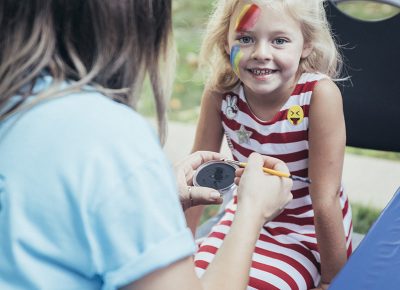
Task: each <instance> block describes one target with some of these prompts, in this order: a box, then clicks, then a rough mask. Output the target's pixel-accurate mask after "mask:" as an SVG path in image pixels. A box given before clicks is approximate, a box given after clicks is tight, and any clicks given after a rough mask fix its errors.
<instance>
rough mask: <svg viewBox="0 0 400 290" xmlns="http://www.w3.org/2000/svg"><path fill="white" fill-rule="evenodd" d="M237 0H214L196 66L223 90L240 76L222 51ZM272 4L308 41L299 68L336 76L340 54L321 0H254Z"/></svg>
mask: <svg viewBox="0 0 400 290" xmlns="http://www.w3.org/2000/svg"><path fill="white" fill-rule="evenodd" d="M240 1H241V0H218V1H216V2H215V6H214V10H213V12H212V14H211V16H210V19H209V22H208V25H207V29H206V32H205V36H204V40H203V43H202V46H201V50H200V61H199V63H200V68H203V69H206V70H207V72H206V75H207V76H208V77H207V78H208V86H209V87H210V89H212V90H216V91H226V90H230V89H232V88H233V87H235V86H236V85H237V84H238V83H239V82H240V80H239V79H238V77H237V76H236V74H235V73H234V71H233V69H232V67H231V64H230V61H229V55H228V54H227V53H226V50H225V46H226V44H227V39H228V32H229V24H230V20H231V17H232V15H233V13H234V11H235V9H236V7H237V5H238V4H239V3H240ZM254 2H255V3H257V2H258V3H260V5H270V6H271V7H275V5H277V4H279V5H280V6H279V7H282V8H283V9H285V11H287V12H288V13H290V15H291V16H292V17H293V19H295V20H297V21H299V23H300V25H301V30H302V33H303V37H304V41H305V43H311V45H312V46H313V50H312V52H311V53H310V55H309V56H308V57H306V58H304V59H301V61H300V65H299V72H320V73H323V74H326V75H328V76H330V77H331V78H332V79H338V78H339V77H340V73H341V69H342V63H343V61H342V57H341V55H340V53H339V50H338V46H337V44H336V42H335V40H334V37H333V35H332V32H331V29H330V25H329V23H328V20H327V17H326V13H325V9H324V2H325V0H307V1H304V0H268V1H257V0H255V1H254Z"/></svg>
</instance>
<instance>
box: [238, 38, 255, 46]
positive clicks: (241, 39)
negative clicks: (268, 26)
mask: <svg viewBox="0 0 400 290" xmlns="http://www.w3.org/2000/svg"><path fill="white" fill-rule="evenodd" d="M238 40H239V43H242V44H249V43H253V39H252V38H251V37H250V36H241V37H239V38H238Z"/></svg>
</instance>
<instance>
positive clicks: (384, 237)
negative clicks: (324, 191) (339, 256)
mask: <svg viewBox="0 0 400 290" xmlns="http://www.w3.org/2000/svg"><path fill="white" fill-rule="evenodd" d="M399 271H400V188H399V189H398V190H397V192H396V193H395V194H394V197H393V198H392V200H391V201H390V202H389V204H388V205H387V206H386V208H385V209H384V210H383V211H382V213H381V215H380V216H379V218H378V219H377V220H376V222H375V223H374V225H373V226H372V227H371V229H370V230H369V231H368V233H367V235H366V236H365V237H364V239H363V240H362V241H361V243H360V245H359V246H358V247H357V249H356V250H355V252H354V253H353V254H352V255H351V256H350V259H349V261H348V262H347V264H346V265H345V266H344V268H343V269H342V270H341V271H340V272H339V274H338V275H337V277H336V278H335V279H334V280H333V282H332V284H331V286H330V287H329V290H343V289H351V290H383V289H384V290H386V289H399V288H400V286H399V285H400V275H399Z"/></svg>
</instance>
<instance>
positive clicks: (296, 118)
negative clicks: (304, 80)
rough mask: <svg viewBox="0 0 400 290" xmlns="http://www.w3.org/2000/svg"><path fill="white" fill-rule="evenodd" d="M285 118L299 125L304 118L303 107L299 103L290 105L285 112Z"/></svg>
mask: <svg viewBox="0 0 400 290" xmlns="http://www.w3.org/2000/svg"><path fill="white" fill-rule="evenodd" d="M287 119H288V121H289V122H290V123H291V124H292V125H299V124H300V123H301V122H302V121H303V119H304V111H303V108H302V107H300V106H299V105H295V106H291V107H290V109H289V110H288V112H287Z"/></svg>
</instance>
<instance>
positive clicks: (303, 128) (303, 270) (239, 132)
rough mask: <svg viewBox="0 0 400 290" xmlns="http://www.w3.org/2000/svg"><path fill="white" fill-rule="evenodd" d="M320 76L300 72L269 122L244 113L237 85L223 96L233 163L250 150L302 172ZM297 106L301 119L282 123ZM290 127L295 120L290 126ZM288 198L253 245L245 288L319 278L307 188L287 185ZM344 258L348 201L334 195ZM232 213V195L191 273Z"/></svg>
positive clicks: (212, 249)
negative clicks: (290, 197) (341, 227)
mask: <svg viewBox="0 0 400 290" xmlns="http://www.w3.org/2000/svg"><path fill="white" fill-rule="evenodd" d="M322 78H326V76H324V75H321V74H312V73H304V74H303V75H302V76H301V78H300V79H299V81H298V83H297V85H296V87H295V90H294V91H293V93H292V95H291V96H290V97H289V99H288V101H287V102H286V103H285V104H284V105H283V107H282V108H281V110H280V111H279V112H278V113H277V114H276V115H275V117H274V118H273V119H272V120H270V121H267V122H265V121H261V120H259V119H258V118H257V117H256V116H255V115H254V114H253V113H252V112H251V110H250V108H249V106H248V104H247V102H246V98H245V96H244V92H243V88H242V86H238V88H237V89H236V90H235V91H232V92H228V93H225V94H224V97H223V101H222V106H221V117H222V124H223V127H224V130H225V134H226V137H227V140H228V144H229V146H230V147H231V150H232V154H233V156H234V158H235V159H236V160H239V161H246V159H247V157H248V156H249V155H250V153H251V152H254V151H255V152H259V153H261V154H265V155H269V156H274V157H276V158H279V159H281V160H283V161H285V162H286V163H287V165H288V167H289V169H290V172H291V173H292V174H294V175H299V176H303V177H307V174H308V112H309V107H310V101H311V97H312V92H313V88H314V86H315V84H316V83H317V81H318V80H320V79H322ZM296 105H298V106H300V107H301V108H302V110H303V112H304V119H302V120H299V122H297V124H292V123H291V122H289V120H288V119H287V115H288V111H289V110H290V108H292V107H293V106H296ZM295 123H296V122H295ZM292 194H293V200H292V201H291V202H290V203H289V204H288V205H287V206H286V208H285V209H284V211H283V212H282V214H280V215H279V216H278V217H276V218H275V219H274V220H273V221H271V222H268V223H266V224H265V225H264V227H263V229H262V230H261V234H260V237H259V239H258V241H257V244H256V248H255V250H254V254H253V262H252V267H251V270H250V280H249V285H248V289H310V288H313V287H314V286H315V285H318V283H319V280H320V256H319V253H318V249H317V241H316V236H315V227H314V212H313V209H312V205H311V197H310V194H309V191H308V186H307V185H306V184H304V183H301V182H294V184H293V190H292ZM340 205H341V208H342V212H343V224H344V229H345V235H346V241H347V243H346V245H347V249H348V251H347V253H348V255H349V254H350V253H351V250H352V249H351V233H352V221H351V210H350V206H349V201H348V199H347V197H346V195H345V194H344V193H343V190H342V192H341V195H340ZM235 210H236V196H234V198H233V200H232V201H231V202H230V203H229V204H228V205H227V207H226V210H225V215H224V216H223V218H222V219H221V221H220V222H219V223H218V224H217V225H216V226H214V227H213V229H212V230H211V233H210V234H209V235H208V237H207V238H206V239H204V240H203V241H202V243H201V244H200V245H199V249H198V252H197V254H196V255H195V264H196V271H197V274H198V275H199V276H201V275H202V274H203V273H204V271H205V269H206V268H207V266H208V264H209V263H210V262H211V260H212V259H213V258H214V256H215V254H216V252H217V250H218V248H219V247H220V246H221V244H222V242H223V239H224V237H225V235H226V233H227V232H228V231H229V228H230V226H231V223H232V220H233V217H234V214H235Z"/></svg>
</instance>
